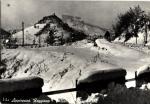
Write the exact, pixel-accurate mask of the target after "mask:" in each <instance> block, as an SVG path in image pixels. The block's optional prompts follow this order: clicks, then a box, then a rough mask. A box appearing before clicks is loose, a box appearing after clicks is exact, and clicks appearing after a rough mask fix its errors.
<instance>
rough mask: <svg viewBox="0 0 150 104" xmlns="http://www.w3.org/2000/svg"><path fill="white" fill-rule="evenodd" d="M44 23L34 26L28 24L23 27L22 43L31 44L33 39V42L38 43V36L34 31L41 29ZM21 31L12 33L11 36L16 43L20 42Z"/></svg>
mask: <svg viewBox="0 0 150 104" xmlns="http://www.w3.org/2000/svg"><path fill="white" fill-rule="evenodd" d="M45 25H46V24H36V25H35V26H29V27H27V28H25V29H24V43H25V44H27V43H28V44H33V40H35V43H38V37H37V36H35V34H36V33H38V32H39V31H40V30H41V29H43V28H44V26H45ZM22 34H23V33H22V31H19V32H17V33H15V34H13V35H12V38H16V39H17V43H19V44H22V38H23V35H22Z"/></svg>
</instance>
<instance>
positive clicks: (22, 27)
mask: <svg viewBox="0 0 150 104" xmlns="http://www.w3.org/2000/svg"><path fill="white" fill-rule="evenodd" d="M22 46H24V22H22Z"/></svg>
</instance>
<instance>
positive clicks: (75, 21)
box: [62, 15, 109, 37]
mask: <svg viewBox="0 0 150 104" xmlns="http://www.w3.org/2000/svg"><path fill="white" fill-rule="evenodd" d="M62 20H63V21H64V22H65V23H67V24H68V25H69V26H70V27H72V28H74V29H77V30H81V31H84V33H86V34H88V35H89V36H93V35H97V36H99V37H103V36H104V35H105V33H106V31H109V30H108V29H105V28H102V27H100V26H96V25H93V24H90V23H86V22H84V21H83V20H82V18H80V17H74V16H70V15H62Z"/></svg>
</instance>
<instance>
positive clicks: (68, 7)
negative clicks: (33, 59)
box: [1, 0, 150, 30]
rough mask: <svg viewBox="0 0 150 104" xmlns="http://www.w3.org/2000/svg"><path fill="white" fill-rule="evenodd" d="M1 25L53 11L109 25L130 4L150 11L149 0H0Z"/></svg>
mask: <svg viewBox="0 0 150 104" xmlns="http://www.w3.org/2000/svg"><path fill="white" fill-rule="evenodd" d="M1 1H2V27H3V28H4V29H6V30H8V29H16V28H21V22H22V21H24V22H25V26H26V27H27V26H31V25H33V24H34V23H36V22H37V21H38V20H40V19H42V17H44V16H48V15H51V14H52V13H54V12H55V14H56V15H58V16H59V17H61V15H62V14H66V15H72V16H79V17H81V18H82V19H83V20H84V21H86V22H88V23H91V24H94V25H98V26H101V27H104V28H111V26H112V24H113V23H115V21H116V18H117V15H118V14H120V13H124V12H125V11H127V10H128V9H129V8H130V7H134V6H137V5H140V6H141V8H142V9H143V10H145V11H147V12H148V11H150V7H149V6H150V2H149V1H69V0H67V1H62V0H61V1H59V0H1Z"/></svg>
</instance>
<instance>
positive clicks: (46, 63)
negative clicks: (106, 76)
mask: <svg viewBox="0 0 150 104" xmlns="http://www.w3.org/2000/svg"><path fill="white" fill-rule="evenodd" d="M96 43H97V47H95V46H93V45H92V44H90V45H89V43H86V42H84V41H83V42H82V45H81V44H79V43H78V44H76V46H75V45H71V46H49V47H43V48H18V49H7V50H3V55H2V56H3V59H5V61H6V62H7V70H6V72H5V73H4V74H3V75H2V78H8V77H24V76H32V75H38V76H40V77H42V78H43V79H44V82H45V83H44V87H43V91H52V90H61V89H67V88H72V87H75V81H76V79H77V78H79V77H80V72H81V75H82V74H84V73H86V72H88V71H92V70H104V69H111V68H116V67H121V68H124V69H126V70H127V76H126V77H127V78H134V72H135V71H136V70H137V69H139V68H140V67H141V66H143V65H147V64H149V63H150V56H149V55H148V54H146V53H144V52H141V51H137V50H134V49H131V48H128V47H127V46H123V45H121V44H116V43H109V42H107V41H106V40H103V39H98V40H96ZM84 44H85V47H83V45H84ZM127 86H128V87H131V86H135V83H134V82H130V83H127ZM75 96H76V95H75V92H71V93H65V94H58V95H52V96H50V97H51V98H54V99H58V98H64V99H66V100H67V101H69V102H72V103H74V101H75V100H76V99H75Z"/></svg>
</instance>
